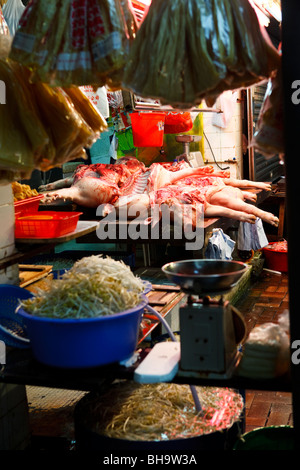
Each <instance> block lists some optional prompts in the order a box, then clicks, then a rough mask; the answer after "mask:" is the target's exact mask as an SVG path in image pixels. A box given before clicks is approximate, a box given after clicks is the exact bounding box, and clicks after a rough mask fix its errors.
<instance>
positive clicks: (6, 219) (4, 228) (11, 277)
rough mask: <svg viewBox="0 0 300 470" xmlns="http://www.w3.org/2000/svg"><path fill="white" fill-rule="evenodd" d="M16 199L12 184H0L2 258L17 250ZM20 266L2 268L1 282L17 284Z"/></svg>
mask: <svg viewBox="0 0 300 470" xmlns="http://www.w3.org/2000/svg"><path fill="white" fill-rule="evenodd" d="M14 223H15V213H14V199H13V193H12V188H11V185H10V184H8V185H0V259H3V258H6V257H7V256H10V255H12V254H13V253H14V251H15V243H14ZM17 283H18V266H17V265H13V266H9V267H7V268H5V269H1V270H0V284H17Z"/></svg>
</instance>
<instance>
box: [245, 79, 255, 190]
mask: <svg viewBox="0 0 300 470" xmlns="http://www.w3.org/2000/svg"><path fill="white" fill-rule="evenodd" d="M247 121H248V123H247V125H248V143H249V144H250V142H252V138H253V93H252V89H251V88H248V89H247ZM248 155H249V180H250V181H255V165H254V148H253V147H249V148H248Z"/></svg>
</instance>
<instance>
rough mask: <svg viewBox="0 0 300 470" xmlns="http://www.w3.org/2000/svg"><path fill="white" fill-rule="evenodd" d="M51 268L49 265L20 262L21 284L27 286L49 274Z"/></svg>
mask: <svg viewBox="0 0 300 470" xmlns="http://www.w3.org/2000/svg"><path fill="white" fill-rule="evenodd" d="M51 270H52V266H49V265H33V264H19V286H20V287H26V286H28V285H30V284H32V283H34V282H36V281H38V280H40V279H42V278H44V277H46V276H48V274H49V273H50V272H51Z"/></svg>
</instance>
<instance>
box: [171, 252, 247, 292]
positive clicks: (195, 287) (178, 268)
mask: <svg viewBox="0 0 300 470" xmlns="http://www.w3.org/2000/svg"><path fill="white" fill-rule="evenodd" d="M246 270H247V265H246V264H244V263H242V262H240V261H231V260H211V259H208V260H205V259H192V260H183V261H174V262H171V263H168V264H165V265H164V266H163V267H162V271H163V272H164V273H165V275H166V276H167V278H168V279H170V280H171V281H172V282H174V283H175V284H177V285H178V286H180V288H181V290H182V291H184V292H186V293H190V294H193V293H194V294H198V295H201V294H203V295H205V294H212V293H214V294H216V293H222V292H224V291H228V290H230V289H231V288H232V287H233V286H234V285H235V284H236V283H237V282H238V280H239V279H240V277H241V276H242V275H243V274H244V273H245V272H246Z"/></svg>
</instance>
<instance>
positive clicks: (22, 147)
mask: <svg viewBox="0 0 300 470" xmlns="http://www.w3.org/2000/svg"><path fill="white" fill-rule="evenodd" d="M0 80H1V81H2V83H3V84H5V87H4V89H3V91H4V92H5V100H6V105H7V106H1V107H0V119H1V136H0V137H1V139H0V142H1V143H0V149H1V157H0V169H1V174H0V179H1V182H4V181H5V182H6V183H7V182H10V181H14V180H15V179H21V178H29V177H30V175H31V172H32V170H33V169H35V168H36V169H40V170H42V171H46V170H49V169H50V168H52V167H54V166H59V165H61V164H62V163H65V162H67V161H69V160H73V159H74V158H78V157H79V158H81V157H83V158H84V157H85V156H86V154H85V148H88V147H91V146H92V144H93V143H94V142H95V141H96V140H97V139H98V138H99V136H100V133H101V132H103V131H104V130H106V129H107V123H106V121H105V119H104V118H103V116H102V115H101V113H100V112H99V111H98V110H97V109H96V108H95V107H94V106H93V105H92V103H91V102H90V101H89V100H88V98H86V97H85V95H84V94H83V92H82V91H81V90H80V89H79V88H78V87H72V89H68V90H67V91H68V93H66V92H65V91H64V90H63V89H61V88H53V87H50V86H49V85H47V84H45V83H41V82H38V83H31V82H30V71H29V69H28V68H27V67H24V66H23V65H21V64H18V63H17V62H15V61H13V60H11V59H0ZM15 172H16V175H15Z"/></svg>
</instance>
